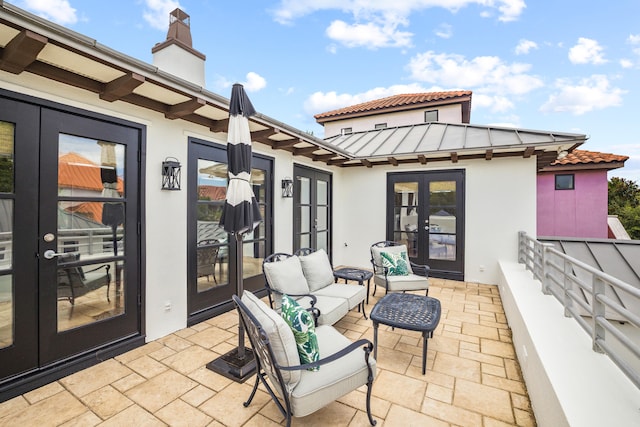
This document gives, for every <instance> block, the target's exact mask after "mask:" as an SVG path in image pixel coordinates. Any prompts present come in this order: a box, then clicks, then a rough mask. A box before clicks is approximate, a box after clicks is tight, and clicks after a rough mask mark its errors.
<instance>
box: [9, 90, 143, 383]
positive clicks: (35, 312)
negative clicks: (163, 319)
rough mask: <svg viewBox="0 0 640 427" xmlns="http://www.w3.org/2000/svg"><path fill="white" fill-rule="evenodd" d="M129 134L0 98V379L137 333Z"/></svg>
mask: <svg viewBox="0 0 640 427" xmlns="http://www.w3.org/2000/svg"><path fill="white" fill-rule="evenodd" d="M141 138H142V129H141V128H139V127H134V126H129V125H128V124H125V123H124V122H108V121H105V120H104V118H100V119H98V118H94V117H88V116H83V115H81V113H80V112H76V111H74V112H73V113H72V112H65V111H61V110H58V109H55V108H49V107H45V106H41V105H36V104H34V103H28V102H24V101H21V100H16V99H11V98H5V97H3V96H0V384H2V383H3V382H7V381H10V379H11V378H12V377H15V376H16V375H20V374H28V373H29V372H37V371H42V370H43V369H46V368H48V367H52V366H55V365H59V364H60V363H61V362H63V361H64V362H65V364H69V363H73V360H74V358H77V357H81V356H82V355H83V354H85V355H86V354H90V353H92V352H97V351H104V350H105V349H106V348H108V347H109V346H110V345H113V344H115V343H116V342H121V341H122V340H124V339H126V338H130V337H132V336H140V333H141V319H140V285H139V283H140V276H139V256H140V255H139V236H138V215H139V213H138V210H139V208H138V204H139V201H138V170H139V164H138V151H139V148H140V144H141ZM94 358H95V356H94Z"/></svg>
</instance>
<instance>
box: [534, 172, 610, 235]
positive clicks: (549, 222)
mask: <svg viewBox="0 0 640 427" xmlns="http://www.w3.org/2000/svg"><path fill="white" fill-rule="evenodd" d="M570 173H573V174H574V176H575V189H574V190H556V189H555V175H556V174H563V175H564V174H570ZM607 185H608V184H607V171H606V170H594V171H575V172H573V171H558V172H541V173H538V180H537V186H538V189H537V192H538V213H537V221H538V230H537V232H538V236H560V237H596V238H603V239H606V238H607V236H608V231H607V230H608V227H607V192H608V187H607Z"/></svg>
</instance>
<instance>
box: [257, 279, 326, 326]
mask: <svg viewBox="0 0 640 427" xmlns="http://www.w3.org/2000/svg"><path fill="white" fill-rule="evenodd" d="M266 288H267V292H269V295H271V293H274V294H276V295H285V294H286V295H288V296H290V297H307V298H309V299H310V300H311V302H310V303H309V304H311V307H310V308H307V311H308V312H309V313H311V315H312V316H313V323H315V325H316V326H318V318H319V317H320V309H319V308H317V307H316V303H317V302H318V298H317V297H316V296H315V295H313V294H289V293H286V292H281V291H278V290H276V289H271V287H269V286H267V287H266ZM269 301H271V297H269ZM272 308H273V307H272Z"/></svg>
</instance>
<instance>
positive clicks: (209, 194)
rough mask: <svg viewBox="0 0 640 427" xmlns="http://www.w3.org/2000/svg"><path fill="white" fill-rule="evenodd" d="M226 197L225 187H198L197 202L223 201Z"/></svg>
mask: <svg viewBox="0 0 640 427" xmlns="http://www.w3.org/2000/svg"><path fill="white" fill-rule="evenodd" d="M226 196H227V189H226V187H219V186H216V185H199V186H198V200H224V199H225V197H226Z"/></svg>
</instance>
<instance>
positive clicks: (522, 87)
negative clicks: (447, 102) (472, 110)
mask: <svg viewBox="0 0 640 427" xmlns="http://www.w3.org/2000/svg"><path fill="white" fill-rule="evenodd" d="M408 68H409V70H410V72H411V78H413V79H415V80H418V81H421V82H427V83H431V84H434V85H438V86H442V87H446V88H451V89H464V90H473V91H474V95H473V105H474V106H482V107H487V108H491V109H492V110H493V111H496V112H504V111H506V110H508V109H511V108H513V107H514V104H513V101H512V100H511V98H512V97H514V96H520V95H524V94H526V93H529V92H531V91H532V90H535V89H537V88H540V87H542V86H543V85H544V83H543V81H542V80H541V79H540V78H539V77H537V76H535V75H531V74H529V73H528V72H529V69H530V68H531V65H529V64H523V63H511V64H509V63H506V62H504V61H503V60H502V59H500V58H499V57H497V56H478V57H475V58H473V59H470V60H468V59H466V58H465V57H464V56H462V55H456V54H447V53H440V54H436V53H434V52H433V51H428V52H425V53H421V54H418V55H416V56H414V57H413V58H412V59H411V60H410V62H409V64H408Z"/></svg>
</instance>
